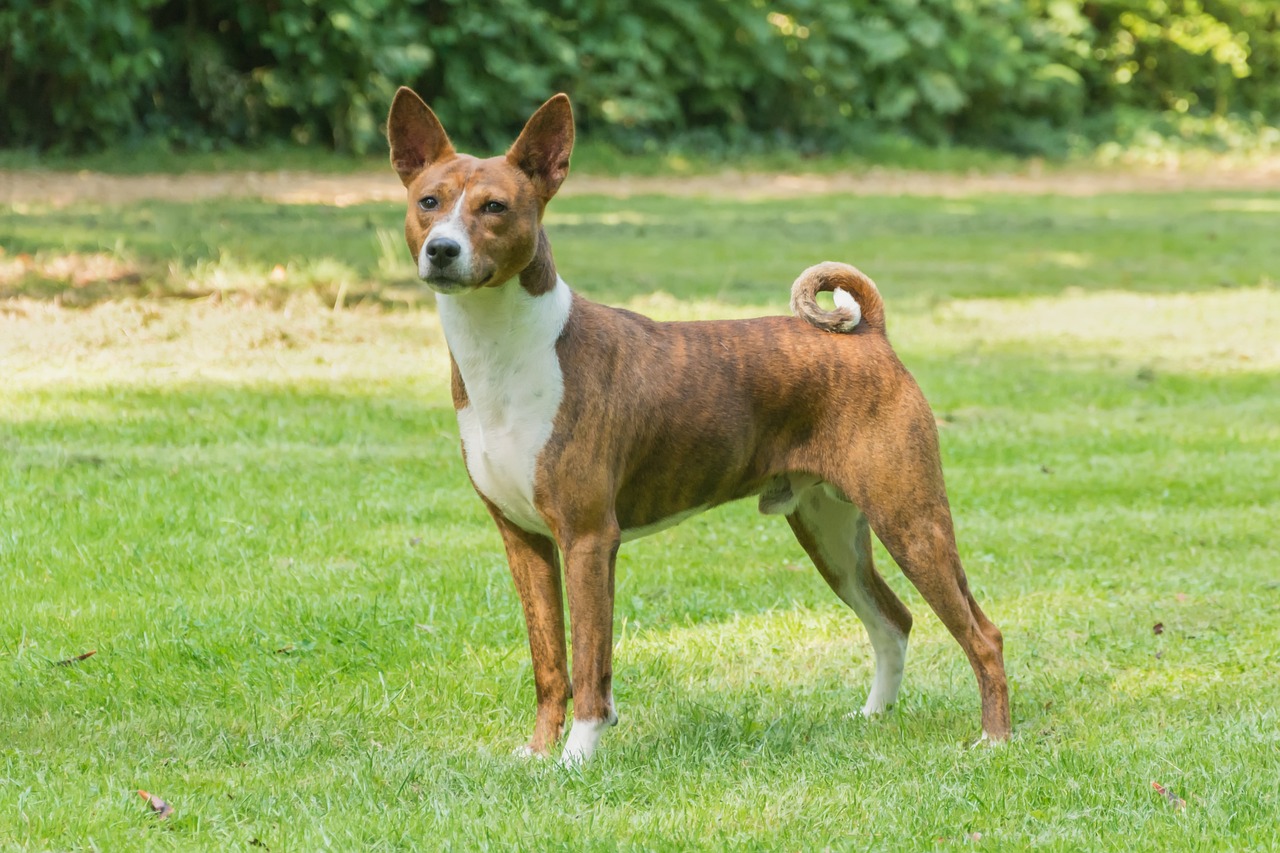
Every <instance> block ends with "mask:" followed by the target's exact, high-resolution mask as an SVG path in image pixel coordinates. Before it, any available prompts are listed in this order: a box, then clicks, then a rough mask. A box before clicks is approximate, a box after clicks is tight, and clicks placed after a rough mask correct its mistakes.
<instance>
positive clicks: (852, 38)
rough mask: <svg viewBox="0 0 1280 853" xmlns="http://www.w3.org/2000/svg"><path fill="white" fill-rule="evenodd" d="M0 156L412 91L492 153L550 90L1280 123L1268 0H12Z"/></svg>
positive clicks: (864, 122)
mask: <svg viewBox="0 0 1280 853" xmlns="http://www.w3.org/2000/svg"><path fill="white" fill-rule="evenodd" d="M0 51H3V53H2V54H0V94H2V97H3V106H4V117H3V119H0V147H34V148H40V149H48V148H55V149H64V150H90V149H95V148H99V147H102V146H107V145H117V144H122V143H124V144H128V143H133V142H136V141H139V140H152V141H154V140H160V141H161V142H163V143H166V144H169V145H172V146H175V147H194V148H210V147H216V146H220V145H224V144H228V143H231V144H239V145H255V144H260V143H264V142H268V141H272V140H293V141H295V142H301V143H307V144H321V145H324V146H329V147H333V148H335V149H338V150H346V151H352V152H364V151H368V150H374V149H378V148H380V147H381V146H382V145H383V144H384V143H383V141H382V138H381V125H382V122H383V120H384V118H385V112H386V108H387V105H388V103H389V101H390V98H391V94H392V92H393V91H394V90H395V87H396V86H398V85H400V84H402V83H407V84H411V85H413V86H414V87H415V88H417V89H418V91H419V92H421V93H422V94H423V95H424V96H425V97H426V98H427V99H428V101H429V102H430V103H431V104H432V105H433V106H434V107H435V108H436V109H437V111H438V112H439V113H440V114H441V116H442V118H444V120H445V122H446V124H447V126H448V127H449V128H450V131H451V133H452V134H453V135H454V136H455V138H457V139H458V140H459V141H460V142H463V143H466V144H477V145H483V146H486V147H490V148H494V147H497V146H500V145H501V144H503V143H505V142H506V141H508V140H509V139H510V138H511V136H512V134H513V133H514V132H515V131H517V130H518V129H519V125H520V122H521V119H522V118H523V117H524V116H525V115H527V113H528V111H529V110H530V109H531V108H532V107H533V106H534V105H536V104H537V103H538V102H540V101H541V100H542V99H543V98H545V97H546V96H547V95H548V94H550V93H553V92H556V91H567V92H569V93H570V94H571V95H572V96H573V97H574V100H575V105H576V108H577V114H578V119H579V124H580V130H581V132H582V133H583V134H584V135H587V136H590V137H594V138H596V139H600V140H603V141H608V142H612V143H614V144H617V145H620V146H621V147H623V148H637V147H643V146H645V145H652V144H653V143H654V142H657V141H660V142H663V143H671V142H673V141H674V142H678V143H679V144H683V145H686V146H690V147H698V148H706V147H709V146H713V147H718V148H752V147H761V146H769V145H774V144H786V145H788V146H791V147H798V148H800V149H801V150H823V149H827V150H829V149H835V148H839V147H840V146H843V145H847V144H850V143H854V142H856V141H857V140H858V139H859V138H865V137H866V136H867V135H868V134H880V133H901V134H906V135H909V136H911V137H914V138H916V139H918V140H921V141H923V142H925V143H943V142H960V143H966V144H974V145H981V146H989V147H996V148H1003V149H1009V150H1015V151H1023V152H1039V151H1052V150H1054V149H1055V148H1056V147H1061V145H1062V144H1063V141H1064V140H1065V139H1067V138H1068V137H1069V136H1070V135H1072V134H1076V135H1081V134H1083V135H1086V136H1088V135H1093V136H1096V137H1102V136H1106V135H1107V134H1108V133H1111V132H1114V129H1115V127H1116V126H1117V125H1118V123H1121V122H1123V121H1124V120H1125V117H1126V116H1129V115H1132V114H1133V113H1134V112H1138V113H1144V114H1146V113H1151V114H1154V113H1166V114H1169V115H1174V116H1177V115H1216V116H1227V115H1245V116H1248V117H1249V120H1250V121H1253V122H1255V123H1257V122H1273V121H1274V120H1275V119H1276V117H1277V116H1280V3H1277V2H1275V0H1089V1H1088V2H1085V1H1084V0H1029V2H1015V0H843V2H837V1H836V0H782V1H781V2H773V0H769V2H765V0H630V2H628V3H618V2H616V0H486V1H485V2H482V0H408V2H406V0H324V2H321V0H255V2H243V0H5V3H4V5H3V6H2V7H0Z"/></svg>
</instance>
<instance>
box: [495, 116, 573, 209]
mask: <svg viewBox="0 0 1280 853" xmlns="http://www.w3.org/2000/svg"><path fill="white" fill-rule="evenodd" d="M572 151H573V108H572V107H571V106H569V96H568V95H566V94H564V93H563V92H562V93H560V94H559V95H556V96H554V97H553V98H551V100H549V101H547V102H546V103H545V104H543V105H542V106H540V107H538V111H537V112H536V113H534V114H533V116H532V117H530V119H529V121H528V122H527V123H526V124H525V126H524V130H522V131H520V137H519V138H518V139H517V140H516V141H515V144H513V145H512V146H511V150H510V151H508V152H507V161H508V162H510V163H511V164H512V165H513V166H515V167H516V168H517V169H519V170H520V171H522V172H524V173H525V174H526V175H528V176H529V180H531V181H533V185H534V187H535V188H536V189H537V190H538V195H540V196H541V197H542V201H543V203H544V204H545V203H546V202H548V201H550V200H551V197H552V196H553V195H555V194H556V190H558V189H560V184H562V183H563V182H564V179H565V177H566V176H567V175H568V174H569V154H570V153H571V152H572Z"/></svg>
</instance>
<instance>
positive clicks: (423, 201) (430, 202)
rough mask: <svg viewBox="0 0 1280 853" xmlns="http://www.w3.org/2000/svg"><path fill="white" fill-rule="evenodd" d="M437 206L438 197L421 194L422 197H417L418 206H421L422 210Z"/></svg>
mask: <svg viewBox="0 0 1280 853" xmlns="http://www.w3.org/2000/svg"><path fill="white" fill-rule="evenodd" d="M439 206H440V199H438V198H436V197H435V196H433V195H427V196H423V197H422V198H420V199H418V207H420V208H422V209H423V210H435V209H436V208H437V207H439Z"/></svg>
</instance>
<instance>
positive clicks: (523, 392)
mask: <svg viewBox="0 0 1280 853" xmlns="http://www.w3.org/2000/svg"><path fill="white" fill-rule="evenodd" d="M572 299H573V295H572V293H571V292H570V290H569V287H568V285H566V284H565V283H564V281H563V280H561V279H556V286H555V288H554V289H552V290H551V291H550V292H548V293H544V294H541V295H540V296H531V295H530V294H529V292H528V291H526V290H525V289H524V288H523V287H521V286H520V283H519V282H518V281H509V282H507V283H506V284H504V285H502V286H501V287H494V288H481V289H480V290H477V291H474V292H471V293H464V294H457V295H453V296H447V295H443V294H442V295H439V296H437V297H436V303H437V305H438V306H439V309H440V322H441V325H442V326H443V327H444V335H445V339H446V340H447V341H448V342H449V351H450V352H451V353H452V354H453V359H454V361H455V362H457V364H458V372H459V373H460V374H461V375H462V382H463V384H464V385H465V386H466V389H467V400H468V404H467V406H465V407H464V408H462V409H459V410H458V429H459V431H460V432H461V433H462V452H463V455H464V456H465V457H466V462H467V471H468V472H470V474H471V479H472V480H473V481H474V482H475V484H476V488H477V489H479V490H480V493H481V494H483V495H484V496H485V497H486V498H488V499H489V500H490V501H492V502H493V503H494V504H495V505H496V506H497V507H498V508H499V509H500V510H502V513H503V514H504V515H505V516H506V517H507V518H508V519H510V520H511V521H512V522H514V523H515V524H517V525H519V526H520V527H522V528H524V529H525V530H530V531H535V532H539V533H549V532H550V531H549V530H548V529H547V525H546V522H545V521H544V520H543V519H542V516H541V515H540V514H539V513H538V511H537V509H536V508H535V507H534V505H533V489H534V477H535V474H536V471H537V461H538V454H539V453H541V452H542V448H543V447H544V446H545V445H546V443H547V439H548V438H550V437H551V430H552V427H553V426H554V423H555V417H556V412H557V411H558V410H559V408H560V400H561V398H562V397H563V396H564V375H563V373H562V372H561V370H560V360H559V358H558V357H557V356H556V340H557V339H558V338H559V337H560V332H561V331H562V330H563V329H564V324H565V322H566V321H568V319H569V308H570V305H571V303H572Z"/></svg>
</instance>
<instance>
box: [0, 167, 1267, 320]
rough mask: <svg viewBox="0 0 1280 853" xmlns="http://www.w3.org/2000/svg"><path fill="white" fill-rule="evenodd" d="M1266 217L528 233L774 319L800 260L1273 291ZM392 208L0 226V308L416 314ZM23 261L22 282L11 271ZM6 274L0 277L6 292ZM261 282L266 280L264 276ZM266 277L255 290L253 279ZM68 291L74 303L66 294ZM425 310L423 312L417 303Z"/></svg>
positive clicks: (931, 203)
mask: <svg viewBox="0 0 1280 853" xmlns="http://www.w3.org/2000/svg"><path fill="white" fill-rule="evenodd" d="M1278 214H1280V200H1278V199H1277V198H1276V197H1275V196H1274V195H1265V194H1250V193H1209V192H1201V193H1184V194H1178V195H1162V196H1157V197H1152V196H1149V195H1125V196H1121V195H1117V196H1099V197H1093V198H1061V197H1051V196H994V197H974V198H969V199H958V200H956V199H953V200H945V201H942V200H938V199H931V198H906V197H904V198H878V199H866V198H853V197H816V198H803V199H787V200H777V199H765V200H757V201H741V200H735V201H723V200H710V199H700V200H688V201H680V202H673V201H672V200H670V199H668V198H664V197H661V196H641V197H636V198H630V199H626V200H618V199H613V198H605V197H569V198H564V199H559V200H557V201H556V204H555V205H554V206H553V207H552V208H551V210H550V211H549V212H548V214H547V224H548V229H549V232H550V234H551V237H552V240H553V244H554V247H555V253H556V257H557V262H558V264H559V267H560V269H561V272H562V273H563V274H564V276H565V278H566V279H567V280H568V281H570V282H574V283H578V282H581V286H582V287H585V288H588V289H589V290H590V292H592V293H593V294H595V295H597V296H599V297H602V298H605V299H611V300H626V299H632V298H636V297H638V296H641V295H644V294H650V293H653V292H655V291H662V292H666V293H669V294H672V295H674V296H676V297H678V298H680V299H689V298H697V299H714V300H718V301H722V302H731V303H735V304H741V305H759V304H765V303H768V302H770V301H773V302H780V301H781V296H783V295H785V292H786V285H787V283H788V282H790V281H791V280H792V279H793V278H794V277H795V275H796V274H797V273H798V272H799V270H800V269H802V268H803V267H804V266H805V265H807V264H808V263H809V262H811V261H815V260H821V259H828V258H830V259H841V260H849V261H853V262H855V263H857V264H858V265H860V266H862V267H864V268H866V269H867V270H869V271H871V272H872V273H873V274H874V276H875V277H876V278H877V279H878V280H881V281H882V282H883V283H884V285H885V287H886V288H888V289H889V292H890V293H891V294H892V295H894V296H900V297H905V296H909V297H910V298H911V299H912V300H916V301H928V300H934V299H939V298H944V297H956V296H1008V295H1015V294H1024V293H1056V292H1060V291H1062V290H1064V289H1066V288H1084V289H1087V290H1098V289H1126V290H1140V291H1170V290H1181V289H1186V288H1188V287H1206V286H1223V287H1253V286H1258V285H1260V284H1266V283H1269V282H1274V281H1275V279H1276V276H1277V268H1276V263H1275V258H1276V256H1275V250H1274V246H1273V244H1274V233H1275V232H1274V229H1275V225H1276V222H1277V221H1278V219H1280V216H1278ZM403 216H404V213H403V210H401V209H400V208H399V206H398V205H393V204H367V205H355V206H351V207H314V206H306V205H285V204H271V203H263V202H260V201H252V200H243V201H236V200H210V201H202V202H201V203H199V204H178V203H173V202H150V203H146V204H137V205H133V206H130V207H128V208H125V209H117V208H112V207H109V206H104V205H103V204H102V202H101V200H97V199H86V200H85V201H84V203H83V204H79V205H75V206H73V207H69V208H65V209H57V210H50V209H45V208H40V207H22V208H17V209H14V208H10V209H8V210H0V247H3V248H4V249H5V250H6V252H7V258H6V256H3V255H0V296H3V295H10V296H12V295H21V294H31V295H49V294H53V293H57V294H59V295H60V298H62V299H63V300H64V301H68V302H87V301H94V300H97V299H101V298H103V297H104V296H110V295H127V294H136V293H155V294H186V295H201V294H206V293H210V292H216V291H222V292H236V291H248V292H252V293H256V294H259V295H262V294H273V295H274V296H277V297H279V296H281V295H282V294H287V293H288V292H290V291H293V290H298V289H315V290H318V291H319V292H321V293H322V294H323V295H324V296H325V298H326V299H327V300H328V301H330V302H332V301H333V300H334V299H335V298H337V295H338V293H339V292H340V291H341V292H342V294H343V298H344V299H350V300H356V301H358V300H359V299H361V298H367V299H376V300H381V301H393V302H394V301H398V300H399V301H410V302H416V301H420V300H421V299H422V298H423V297H424V296H426V294H425V293H424V292H423V290H422V288H420V287H419V286H418V285H417V283H416V280H415V279H414V278H413V266H412V263H411V262H410V254H409V251H408V250H407V249H406V247H405V245H404V238H403V236H402V235H403ZM23 254H26V255H30V256H32V258H34V262H33V264H34V266H32V265H28V268H21V267H19V266H15V265H14V264H15V263H16V262H15V261H14V260H13V258H14V257H15V256H18V255H23ZM6 260H8V263H9V264H10V269H11V271H10V272H8V273H6V272H5V270H6V267H5V264H6ZM277 267H279V269H278V270H277V269H276V268H277ZM273 271H276V275H275V276H273V275H272V272H273ZM76 276H80V277H82V278H83V279H84V280H83V281H79V279H75V280H77V281H78V283H77V284H76V286H74V287H71V288H68V287H67V286H66V283H67V281H68V280H72V279H73V277H76ZM428 299H429V297H428Z"/></svg>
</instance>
